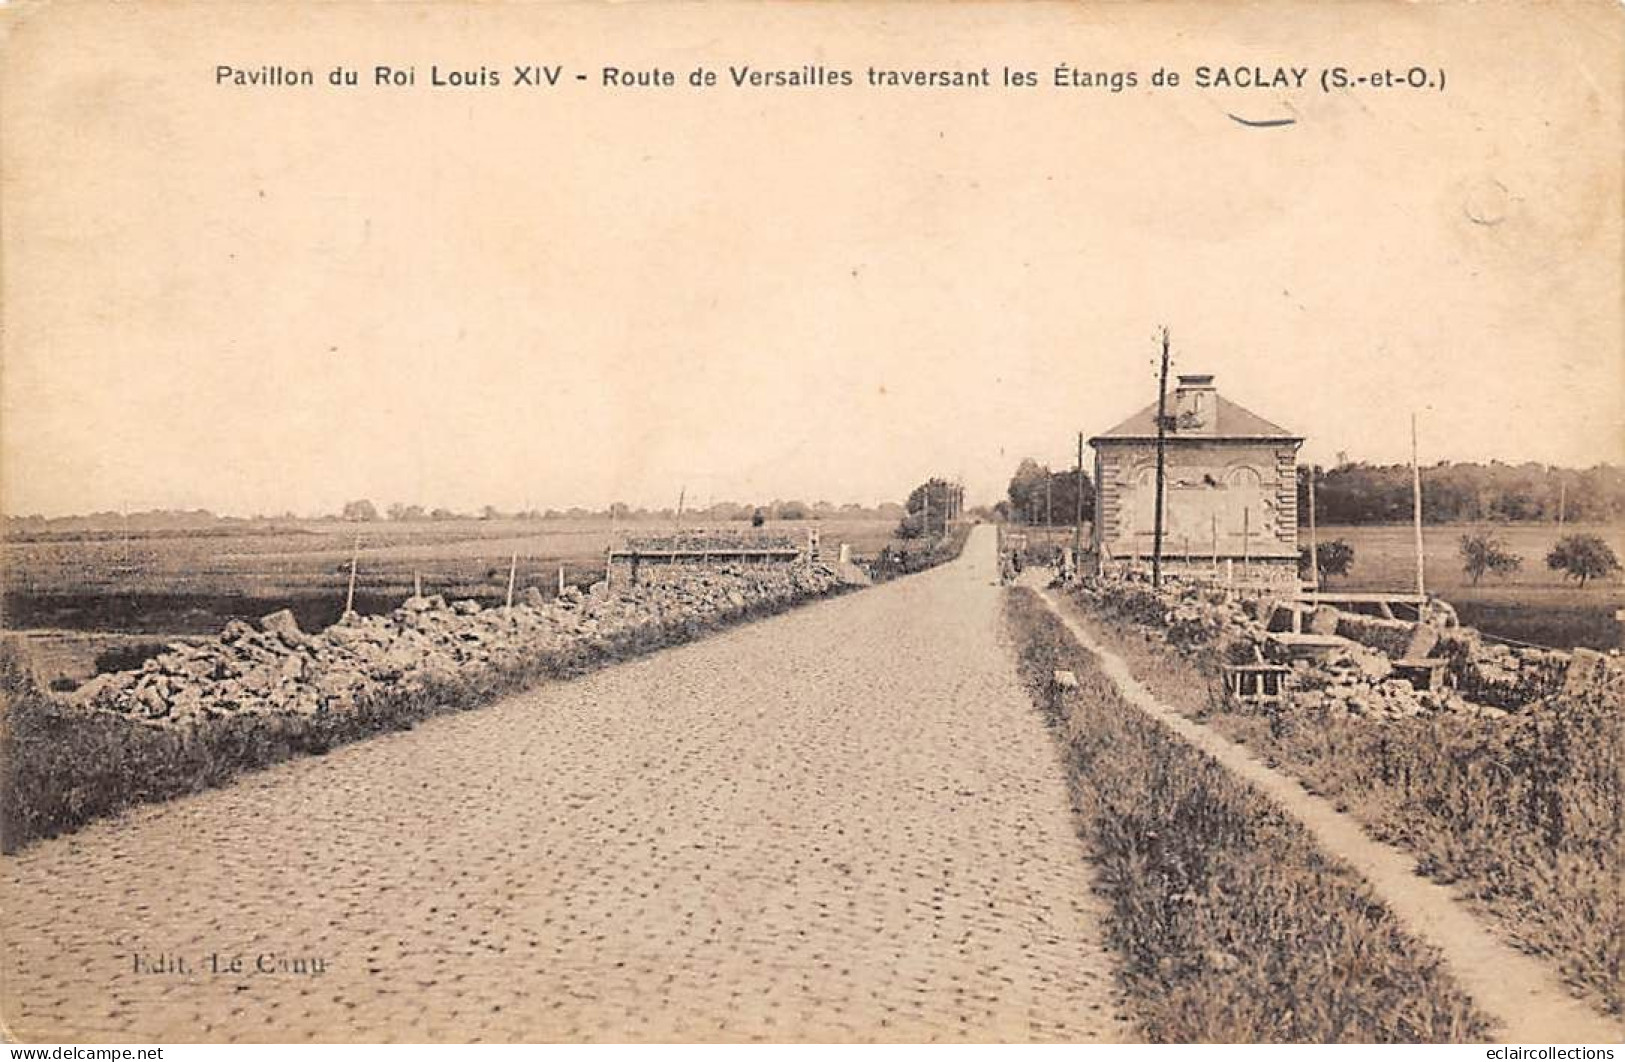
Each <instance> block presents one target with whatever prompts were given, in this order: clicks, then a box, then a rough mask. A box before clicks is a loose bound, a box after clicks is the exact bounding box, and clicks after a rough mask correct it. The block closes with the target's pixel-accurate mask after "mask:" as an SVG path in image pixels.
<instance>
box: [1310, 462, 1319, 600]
mask: <svg viewBox="0 0 1625 1062" xmlns="http://www.w3.org/2000/svg"><path fill="white" fill-rule="evenodd" d="M1309 585H1310V586H1311V587H1313V588H1314V589H1315V590H1319V589H1320V538H1319V537H1318V536H1317V535H1316V533H1315V466H1314V464H1313V463H1311V464H1310V465H1309Z"/></svg>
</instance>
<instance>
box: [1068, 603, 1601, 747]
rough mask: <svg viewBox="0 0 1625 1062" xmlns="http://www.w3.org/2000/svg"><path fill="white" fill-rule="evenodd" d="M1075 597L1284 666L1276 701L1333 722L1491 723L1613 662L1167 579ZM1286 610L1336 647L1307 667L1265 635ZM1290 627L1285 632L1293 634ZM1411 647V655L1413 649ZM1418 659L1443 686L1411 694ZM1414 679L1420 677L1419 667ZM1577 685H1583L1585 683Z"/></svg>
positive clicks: (1177, 638)
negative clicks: (1593, 662) (1336, 718)
mask: <svg viewBox="0 0 1625 1062" xmlns="http://www.w3.org/2000/svg"><path fill="white" fill-rule="evenodd" d="M1079 593H1080V594H1081V595H1082V596H1084V597H1086V598H1088V599H1089V600H1090V601H1091V603H1092V604H1094V605H1095V606H1096V607H1097V608H1099V609H1101V610H1102V611H1104V612H1106V613H1108V614H1111V615H1116V616H1118V617H1119V618H1122V619H1125V620H1128V621H1129V622H1131V623H1133V624H1135V625H1136V626H1139V627H1141V628H1144V629H1148V630H1154V631H1157V632H1159V633H1160V634H1161V636H1162V637H1163V638H1165V639H1166V640H1167V642H1168V643H1169V644H1170V645H1171V646H1173V647H1175V648H1177V649H1179V650H1180V651H1182V652H1185V653H1213V654H1215V655H1216V656H1217V658H1218V659H1219V660H1220V661H1222V662H1224V663H1227V664H1232V665H1237V664H1250V663H1255V662H1256V663H1260V664H1265V663H1269V664H1276V665H1280V666H1282V667H1286V668H1290V671H1289V672H1288V673H1287V674H1286V676H1285V682H1284V689H1285V692H1286V696H1287V698H1288V699H1289V700H1290V701H1291V702H1292V703H1293V704H1295V705H1298V706H1301V707H1305V708H1308V709H1311V710H1315V711H1324V712H1328V713H1331V714H1334V715H1351V716H1360V717H1366V718H1372V719H1402V718H1412V717H1417V716H1423V715H1430V714H1433V713H1438V712H1454V713H1462V714H1467V715H1475V716H1480V717H1484V718H1501V717H1504V716H1506V715H1508V714H1509V713H1510V712H1517V711H1521V710H1523V709H1524V708H1526V707H1527V706H1529V705H1532V704H1535V703H1538V702H1540V701H1542V700H1544V699H1546V698H1549V697H1552V696H1554V695H1556V694H1558V693H1560V692H1565V691H1568V692H1572V691H1573V689H1574V688H1575V686H1576V683H1577V680H1578V678H1579V676H1578V674H1577V673H1576V669H1575V667H1574V666H1573V661H1574V660H1575V659H1576V658H1577V657H1579V656H1580V655H1582V654H1584V655H1586V658H1587V660H1589V659H1590V658H1591V657H1598V659H1601V660H1602V661H1603V662H1602V663H1601V664H1600V665H1597V666H1598V667H1600V668H1601V669H1602V672H1604V673H1606V672H1610V671H1611V670H1614V669H1617V667H1618V665H1617V663H1614V662H1611V661H1609V660H1607V659H1606V658H1602V657H1600V656H1599V654H1595V653H1589V654H1588V653H1586V651H1584V650H1576V651H1575V652H1574V653H1568V652H1562V651H1558V650H1549V649H1537V648H1530V647H1514V646H1507V645H1500V644H1496V643H1493V642H1490V641H1488V640H1486V639H1485V638H1483V637H1482V636H1481V635H1480V634H1479V632H1477V631H1475V630H1472V629H1471V628H1463V627H1449V628H1444V627H1441V626H1438V625H1436V624H1437V623H1439V622H1441V620H1439V619H1435V620H1434V622H1430V623H1424V624H1420V625H1419V624H1415V623H1406V622H1403V621H1398V620H1388V619H1377V618H1375V617H1368V616H1359V615H1354V614H1352V613H1347V612H1342V611H1340V610H1338V609H1335V608H1331V607H1329V606H1324V605H1322V606H1320V607H1319V608H1315V609H1312V610H1310V609H1308V608H1307V606H1302V605H1295V604H1294V603H1292V602H1286V603H1282V602H1279V601H1276V600H1273V599H1272V598H1270V597H1268V596H1264V595H1253V596H1242V595H1241V594H1239V593H1237V592H1236V591H1233V590H1229V589H1226V588H1218V587H1210V586H1204V585H1201V584H1192V583H1180V582H1170V583H1168V584H1165V585H1164V587H1163V588H1162V589H1161V590H1152V588H1151V587H1150V586H1149V584H1146V583H1143V582H1138V581H1122V580H1106V579H1096V580H1086V581H1085V582H1084V584H1083V585H1082V586H1080V587H1079ZM1283 604H1284V608H1285V609H1293V608H1296V609H1297V610H1299V612H1300V615H1299V617H1298V622H1299V623H1300V624H1301V625H1302V626H1303V628H1304V630H1305V631H1306V632H1309V633H1312V634H1316V635H1324V636H1332V635H1335V637H1331V638H1329V639H1328V640H1329V641H1332V642H1335V643H1338V644H1335V645H1333V646H1330V647H1327V648H1324V649H1323V650H1321V651H1319V652H1317V653H1316V654H1315V655H1313V656H1311V657H1309V658H1301V657H1298V656H1297V655H1296V654H1294V653H1291V652H1288V651H1287V650H1286V646H1285V644H1284V642H1283V640H1282V639H1272V638H1271V637H1270V636H1269V632H1270V631H1272V630H1284V629H1285V626H1284V624H1285V622H1286V621H1287V620H1289V619H1290V613H1289V612H1285V611H1283ZM1294 629H1295V628H1294ZM1419 643H1420V645H1421V649H1420V650H1418V648H1417V647H1418V644H1419ZM1417 656H1425V657H1430V658H1432V659H1433V660H1434V662H1435V663H1436V664H1438V665H1439V666H1440V672H1441V674H1442V675H1443V676H1445V678H1444V681H1442V682H1440V683H1435V684H1433V685H1435V686H1436V687H1437V688H1427V686H1428V685H1429V684H1428V683H1422V684H1421V686H1420V688H1419V686H1418V684H1417V683H1416V682H1413V681H1412V677H1413V676H1414V674H1415V673H1416V669H1415V668H1408V669H1407V671H1409V672H1411V674H1401V673H1399V671H1397V670H1396V667H1395V664H1396V663H1401V664H1414V663H1415V660H1414V658H1415V657H1417ZM1423 670H1424V671H1425V669H1423ZM1588 681H1589V680H1588Z"/></svg>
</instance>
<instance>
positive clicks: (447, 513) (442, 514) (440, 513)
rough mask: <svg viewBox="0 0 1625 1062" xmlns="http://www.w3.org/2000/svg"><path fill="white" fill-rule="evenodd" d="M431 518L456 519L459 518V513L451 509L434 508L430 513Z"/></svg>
mask: <svg viewBox="0 0 1625 1062" xmlns="http://www.w3.org/2000/svg"><path fill="white" fill-rule="evenodd" d="M429 519H431V520H455V519H457V514H456V513H454V512H452V511H451V510H450V509H434V510H432V511H431V512H430V513H429Z"/></svg>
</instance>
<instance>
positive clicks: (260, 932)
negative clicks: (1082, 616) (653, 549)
mask: <svg viewBox="0 0 1625 1062" xmlns="http://www.w3.org/2000/svg"><path fill="white" fill-rule="evenodd" d="M995 578H996V566H995V563H994V543H993V535H992V529H991V528H987V527H982V528H978V529H977V530H976V532H975V533H974V534H973V535H972V537H971V539H970V542H969V544H968V546H967V548H966V552H965V556H964V557H962V558H961V559H960V560H959V561H958V562H956V563H954V564H952V565H948V566H945V567H943V568H939V569H937V570H935V571H932V572H928V573H925V574H922V575H918V576H913V577H910V578H908V579H904V580H899V581H897V582H893V583H890V584H887V585H884V586H881V587H877V588H875V589H872V590H866V591H863V592H861V593H857V594H852V595H848V596H846V597H843V598H839V599H835V600H831V601H825V602H820V603H818V604H815V605H811V606H808V607H805V608H802V609H799V610H797V611H795V612H791V613H787V614H785V615H782V616H778V617H775V618H773V619H770V620H766V621H763V622H760V623H756V624H753V625H750V626H746V627H741V628H738V629H736V630H733V631H730V632H727V633H724V634H720V635H716V636H714V637H711V638H709V639H706V640H705V641H702V642H698V643H696V644H693V645H689V646H685V647H682V648H678V649H673V650H668V651H666V652H662V653H659V654H656V655H654V656H651V657H647V658H644V659H642V660H638V661H635V662H632V663H629V664H625V665H622V666H620V667H616V668H613V669H610V670H607V671H603V672H600V673H598V674H595V675H592V676H589V677H587V678H584V679H581V680H578V681H574V682H568V683H558V684H553V685H549V686H545V687H542V688H539V689H537V690H534V691H532V692H530V693H526V694H523V695H520V696H517V697H513V698H511V699H509V700H506V701H504V702H502V703H500V704H496V705H492V706H490V707H488V708H485V709H482V710H479V711H476V712H470V713H466V714H463V715H460V716H456V717H447V718H443V719H438V720H434V721H432V722H430V723H427V724H425V725H422V726H420V727H419V728H418V729H416V730H414V731H411V732H409V733H403V734H394V735H388V736H385V737H380V738H377V739H374V740H372V741H368V742H364V743H361V744H358V745H353V746H349V747H346V748H342V749H339V750H337V751H335V752H333V753H332V754H330V755H328V756H325V757H320V758H308V759H304V760H300V761H297V762H294V763H289V764H284V765H282V766H280V767H277V768H274V769H272V770H269V771H264V772H259V773H257V774H254V775H250V776H247V777H245V778H244V779H242V780H241V781H240V782H239V783H238V784H236V785H233V786H230V787H227V788H225V789H221V790H215V791H212V792H208V793H204V794H200V795H198V796H196V797H192V798H188V799H185V800H181V801H175V802H171V803H169V804H166V805H162V806H156V807H149V808H143V809H140V810H138V811H136V812H133V813H131V814H129V815H126V816H125V817H123V818H121V819H118V820H113V821H107V822H102V823H98V824H95V825H93V826H91V827H88V828H86V829H85V830H83V831H81V832H79V833H77V834H75V835H72V836H69V837H65V838H59V839H57V840H53V841H47V842H43V843H40V844H37V845H34V846H32V847H30V848H28V849H25V850H24V851H23V852H22V853H20V854H19V855H18V856H17V857H15V858H12V859H8V860H6V861H5V863H4V874H3V877H0V889H3V894H0V901H3V908H0V910H3V913H0V927H3V928H0V932H3V933H4V938H5V939H4V950H5V967H4V971H3V973H4V984H3V985H0V999H3V1001H4V1017H5V1021H6V1024H7V1026H8V1027H9V1031H10V1034H11V1035H13V1036H21V1037H26V1038H29V1039H46V1040H123V1041H151V1040H160V1041H165V1040H168V1041H173V1040H194V1039H202V1040H211V1039H230V1040H271V1041H279V1040H307V1039H318V1040H323V1039H340V1040H374V1039H380V1040H434V1041H438V1040H451V1041H463V1040H476V1039H484V1040H495V1041H502V1040H537V1039H540V1040H628V1039H629V1040H671V1039H707V1040H709V1039H720V1040H750V1039H758V1040H785V1039H789V1040H872V1039H878V1040H916V1039H920V1040H965V1039H972V1040H987V1039H1011V1040H1045V1039H1062V1040H1079V1039H1114V1038H1119V1037H1122V1036H1124V1035H1129V1036H1132V1032H1128V1031H1126V1030H1127V1029H1128V1027H1127V1026H1126V1025H1125V1023H1124V1022H1123V1021H1122V1019H1121V1018H1120V1017H1119V1014H1118V1011H1117V1006H1116V1002H1115V998H1116V997H1115V993H1114V991H1113V989H1112V984H1111V982H1112V978H1111V965H1110V962H1111V960H1110V956H1109V953H1108V952H1107V951H1106V949H1105V945H1104V941H1103V939H1102V934H1101V929H1100V907H1099V901H1098V900H1096V899H1095V898H1094V897H1093V896H1092V894H1091V891H1090V882H1091V872H1090V869H1089V866H1088V864H1087V863H1086V861H1085V860H1084V853H1083V851H1082V848H1081V844H1080V842H1079V841H1078V840H1077V838H1076V836H1075V834H1074V832H1073V824H1072V820H1071V816H1070V812H1069V809H1068V804H1067V797H1066V792H1065V789H1064V785H1063V782H1062V772H1061V770H1060V766H1059V764H1058V762H1057V753H1056V751H1055V749H1054V748H1053V745H1052V742H1051V740H1050V738H1049V736H1048V734H1047V733H1046V732H1045V730H1044V728H1043V725H1042V723H1041V721H1040V719H1039V717H1038V715H1037V713H1036V712H1035V711H1034V710H1033V709H1032V708H1031V706H1030V705H1029V703H1028V702H1027V700H1026V699H1025V697H1024V696H1023V695H1022V693H1021V691H1020V690H1019V689H1018V687H1017V685H1016V681H1015V677H1014V673H1013V668H1012V663H1011V659H1010V655H1009V650H1008V648H1007V647H1006V646H1005V645H1004V644H1003V643H1002V642H1001V639H1000V634H999V621H998V609H999V598H998V593H999V592H998V590H997V588H996V587H995V586H994V585H993V581H994V579H995ZM211 955H214V956H217V957H218V958H217V963H218V970H216V969H212V968H211V967H210V965H209V960H208V957H209V956H211ZM134 956H141V957H142V959H141V963H142V964H143V965H144V967H145V968H144V969H143V970H141V971H139V972H138V970H137V969H136V967H137V960H136V959H135V958H134ZM266 957H269V958H266ZM233 960H240V962H241V963H242V970H241V972H234V971H233V970H232V968H231V964H232V962H233ZM261 963H263V964H266V965H269V966H270V967H271V969H270V970H269V972H259V971H256V970H255V969H254V967H255V966H256V965H257V964H261ZM318 963H319V964H320V965H321V967H322V968H323V969H322V971H321V972H319V973H316V972H312V967H314V966H315V965H317V964H318ZM177 967H178V968H177Z"/></svg>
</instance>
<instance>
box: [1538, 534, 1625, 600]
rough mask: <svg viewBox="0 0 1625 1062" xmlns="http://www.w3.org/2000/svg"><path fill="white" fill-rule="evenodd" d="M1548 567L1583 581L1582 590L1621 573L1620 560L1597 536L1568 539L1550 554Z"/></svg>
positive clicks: (1567, 537)
mask: <svg viewBox="0 0 1625 1062" xmlns="http://www.w3.org/2000/svg"><path fill="white" fill-rule="evenodd" d="M1546 567H1548V568H1550V569H1551V570H1552V571H1554V572H1562V573H1563V574H1564V575H1565V576H1567V577H1569V578H1571V579H1578V580H1579V581H1580V587H1581V589H1584V588H1585V584H1586V583H1588V582H1590V581H1591V580H1592V579H1601V578H1604V577H1606V576H1608V575H1611V574H1612V573H1614V572H1617V571H1619V558H1618V557H1617V556H1615V555H1614V551H1613V549H1612V548H1611V547H1610V546H1609V545H1608V543H1606V542H1604V541H1603V540H1602V539H1601V538H1599V537H1598V536H1596V535H1565V536H1564V537H1563V538H1561V539H1559V540H1558V542H1557V545H1555V546H1553V547H1552V550H1551V552H1550V553H1548V554H1546Z"/></svg>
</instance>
